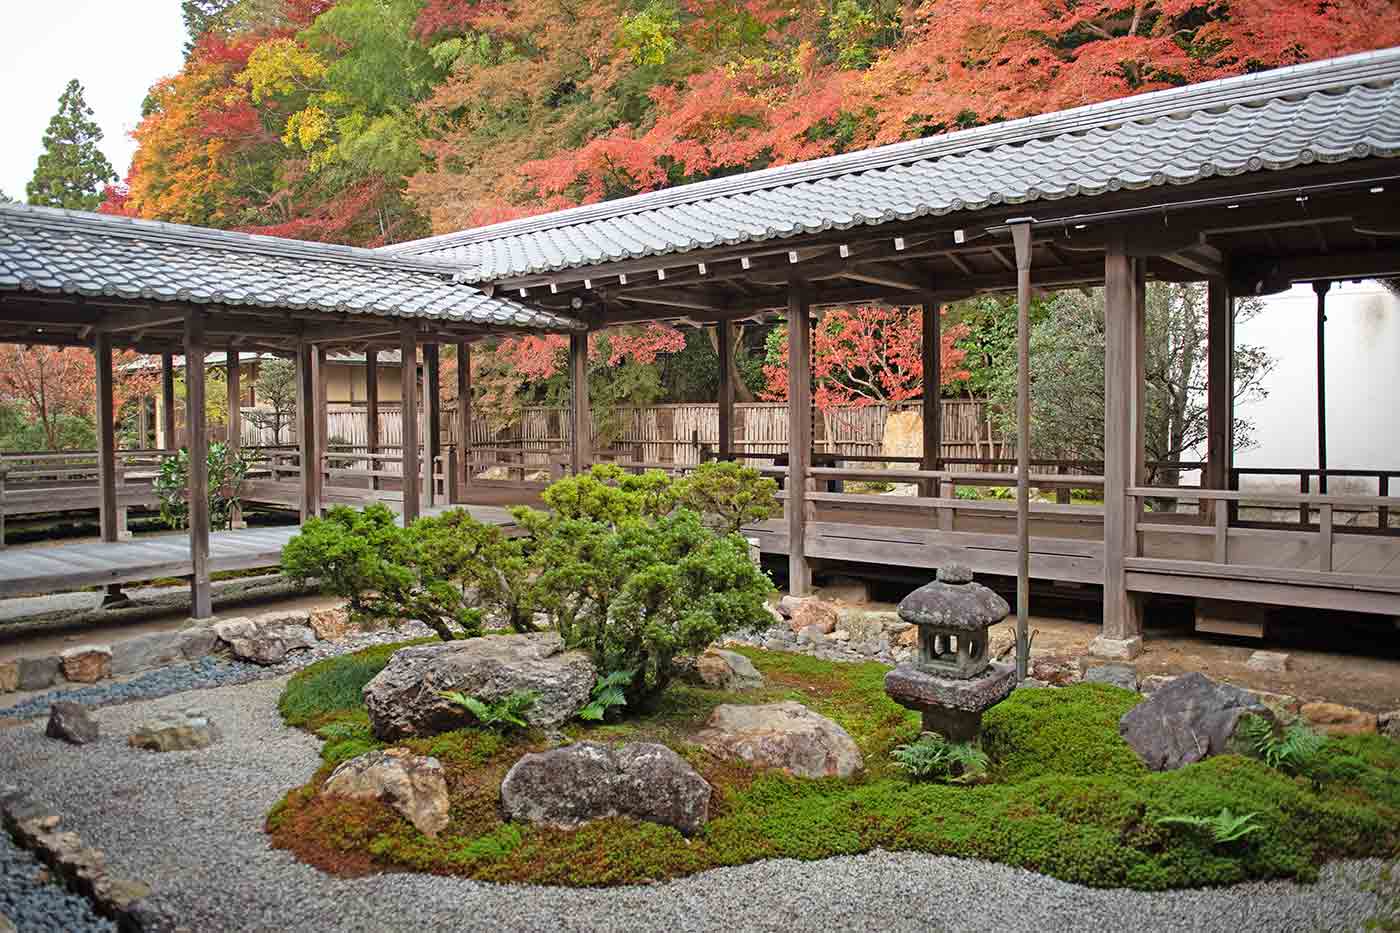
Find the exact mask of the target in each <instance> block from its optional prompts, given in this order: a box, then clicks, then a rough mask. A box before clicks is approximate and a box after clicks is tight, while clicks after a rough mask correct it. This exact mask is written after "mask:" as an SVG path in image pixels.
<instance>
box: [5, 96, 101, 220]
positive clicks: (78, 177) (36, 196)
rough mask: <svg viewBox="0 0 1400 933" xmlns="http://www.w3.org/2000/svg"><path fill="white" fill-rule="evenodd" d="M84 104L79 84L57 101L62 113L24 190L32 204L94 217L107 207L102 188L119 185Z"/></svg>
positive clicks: (46, 136) (53, 123)
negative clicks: (59, 208)
mask: <svg viewBox="0 0 1400 933" xmlns="http://www.w3.org/2000/svg"><path fill="white" fill-rule="evenodd" d="M92 116H93V115H92V108H91V107H89V106H88V105H87V101H86V100H84V99H83V86H82V85H81V84H79V83H78V81H77V79H76V78H75V79H74V80H72V81H69V82H68V86H67V87H65V88H64V89H63V93H62V94H60V95H59V98H58V112H57V113H55V114H54V115H53V118H52V119H50V120H49V128H48V129H47V130H45V131H44V151H43V152H42V153H40V154H39V162H38V164H37V165H35V166H34V177H33V178H31V179H30V180H29V185H28V187H27V188H26V189H25V191H26V194H27V195H28V197H29V203H30V204H37V205H40V206H42V207H63V208H67V209H68V210H74V211H93V210H96V209H97V205H98V204H100V203H102V193H103V188H104V186H106V185H109V184H111V183H112V182H114V181H116V180H117V174H116V172H114V171H112V163H110V162H108V161H107V157H106V156H105V155H103V154H102V150H101V149H99V148H98V147H97V144H98V143H100V142H102V128H101V127H99V126H98V125H97V121H95V120H94V119H93V118H92Z"/></svg>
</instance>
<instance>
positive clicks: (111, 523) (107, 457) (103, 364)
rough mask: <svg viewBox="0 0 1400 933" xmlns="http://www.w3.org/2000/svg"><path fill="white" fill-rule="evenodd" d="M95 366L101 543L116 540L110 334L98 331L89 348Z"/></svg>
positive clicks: (114, 431) (114, 451) (115, 454)
mask: <svg viewBox="0 0 1400 933" xmlns="http://www.w3.org/2000/svg"><path fill="white" fill-rule="evenodd" d="M93 358H94V363H95V364H96V366H97V485H98V490H99V492H100V493H101V495H100V502H101V506H100V508H99V515H100V518H101V526H102V540H103V541H116V540H117V539H118V536H119V533H120V530H121V529H120V528H119V527H118V521H117V426H116V418H115V417H114V415H113V412H112V335H111V334H108V333H103V332H101V331H99V332H98V334H97V340H96V342H95V343H94V345H93Z"/></svg>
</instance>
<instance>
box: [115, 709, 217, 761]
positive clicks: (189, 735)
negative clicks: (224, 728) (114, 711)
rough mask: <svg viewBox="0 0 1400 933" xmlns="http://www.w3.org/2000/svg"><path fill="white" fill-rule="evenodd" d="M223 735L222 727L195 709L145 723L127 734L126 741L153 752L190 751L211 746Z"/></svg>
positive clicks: (201, 711) (135, 746)
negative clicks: (220, 730)
mask: <svg viewBox="0 0 1400 933" xmlns="http://www.w3.org/2000/svg"><path fill="white" fill-rule="evenodd" d="M220 738H222V736H221V735H220V733H219V727H218V726H216V725H215V724H214V721H213V720H212V719H210V718H209V716H208V714H206V713H205V712H204V711H203V710H201V709H197V708H191V709H187V710H185V711H184V712H183V713H180V714H177V715H166V716H161V717H159V718H157V719H153V720H150V721H148V722H144V723H142V724H141V725H139V726H137V727H136V731H135V732H133V733H131V735H129V736H128V737H127V740H126V743H127V744H128V745H130V746H131V747H132V748H144V749H146V750H148V751H153V752H188V751H194V750H196V749H200V748H208V747H209V746H210V745H213V744H214V743H215V742H217V741H219V739H220Z"/></svg>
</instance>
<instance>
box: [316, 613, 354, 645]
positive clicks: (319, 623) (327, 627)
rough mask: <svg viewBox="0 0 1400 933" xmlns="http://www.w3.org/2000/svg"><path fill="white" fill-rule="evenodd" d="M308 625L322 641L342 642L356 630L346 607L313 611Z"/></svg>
mask: <svg viewBox="0 0 1400 933" xmlns="http://www.w3.org/2000/svg"><path fill="white" fill-rule="evenodd" d="M307 624H309V625H310V626H311V631H313V632H315V633H316V637H317V638H319V639H321V640H322V641H340V640H341V639H342V638H345V637H346V636H347V635H351V634H353V633H354V632H355V630H356V629H355V625H354V624H353V623H352V622H351V621H350V610H349V609H348V608H346V607H345V606H331V607H328V608H326V609H313V610H312V611H311V613H310V615H309V616H308V618H307Z"/></svg>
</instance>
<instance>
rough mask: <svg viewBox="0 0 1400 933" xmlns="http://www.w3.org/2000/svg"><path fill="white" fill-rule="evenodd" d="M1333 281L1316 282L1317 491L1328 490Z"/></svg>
mask: <svg viewBox="0 0 1400 933" xmlns="http://www.w3.org/2000/svg"><path fill="white" fill-rule="evenodd" d="M1331 287H1332V283H1331V282H1314V283H1313V291H1314V292H1315V293H1316V294H1317V470H1318V473H1317V491H1318V492H1321V493H1325V492H1327V337H1326V333H1327V326H1326V325H1327V290H1328V289H1329V288H1331Z"/></svg>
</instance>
